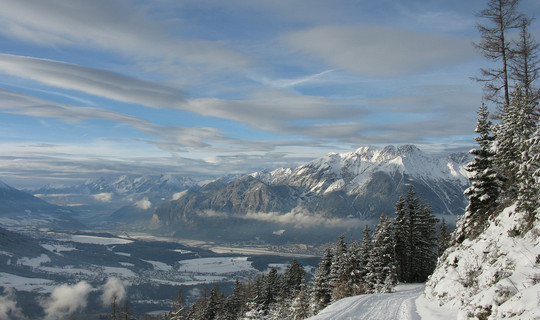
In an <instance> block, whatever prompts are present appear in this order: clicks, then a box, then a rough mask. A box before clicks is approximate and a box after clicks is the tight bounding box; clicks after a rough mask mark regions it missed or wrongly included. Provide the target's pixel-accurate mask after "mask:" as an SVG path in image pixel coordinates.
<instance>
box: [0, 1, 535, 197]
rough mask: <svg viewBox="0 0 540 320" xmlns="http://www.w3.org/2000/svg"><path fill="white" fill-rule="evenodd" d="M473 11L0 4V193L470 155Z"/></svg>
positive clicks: (250, 4)
mask: <svg viewBox="0 0 540 320" xmlns="http://www.w3.org/2000/svg"><path fill="white" fill-rule="evenodd" d="M486 3H487V2H485V1H469V0H466V1H465V0H456V1H443V0H427V1H426V0H407V1H388V0H333V1H330V0H326V1H322V0H286V1H285V0H272V1H262V0H228V1H218V0H214V1H211V0H132V1H127V0H126V1H123V0H116V1H110V0H93V1H86V0H70V1H63V0H48V1H43V0H24V1H21V0H0V8H2V10H0V180H3V181H4V182H6V183H8V184H10V185H12V186H14V187H31V186H41V185H44V184H49V183H50V184H66V185H69V184H74V183H80V182H81V181H84V180H86V179H89V178H96V177H100V176H107V175H115V174H126V173H129V174H141V175H158V174H164V173H168V174H179V175H191V176H203V175H208V176H220V175H225V174H238V173H249V172H254V171H257V170H261V169H264V168H267V169H275V168H279V167H294V166H296V165H298V164H301V163H304V162H307V161H310V160H312V159H315V158H317V157H321V156H324V155H325V154H327V153H330V152H350V151H354V150H355V149H357V148H358V147H360V146H364V145H374V146H385V145H388V144H394V145H401V144H415V145H417V146H419V147H420V148H421V149H423V150H424V151H427V152H449V151H452V150H468V149H470V148H471V146H474V140H473V138H474V132H473V130H474V127H475V124H476V111H477V110H478V107H479V106H480V104H481V101H482V89H481V85H480V84H479V83H477V82H475V81H473V80H471V77H476V76H479V75H480V72H479V68H480V67H482V66H485V65H486V63H487V62H486V61H485V60H484V59H483V58H482V57H481V55H480V54H479V53H478V52H477V50H475V48H474V47H473V45H472V43H473V41H477V40H478V39H479V33H478V31H477V29H476V23H478V22H481V21H482V20H481V19H480V18H478V17H476V16H475V14H476V13H478V12H479V11H480V10H482V9H483V8H484V7H485V5H486ZM520 10H521V11H523V12H526V13H527V14H529V15H532V16H534V15H535V13H540V2H538V1H536V0H522V1H521V4H520ZM531 31H532V33H533V35H534V36H535V38H536V39H539V38H540V26H539V23H538V21H535V22H534V23H533V25H532V27H531Z"/></svg>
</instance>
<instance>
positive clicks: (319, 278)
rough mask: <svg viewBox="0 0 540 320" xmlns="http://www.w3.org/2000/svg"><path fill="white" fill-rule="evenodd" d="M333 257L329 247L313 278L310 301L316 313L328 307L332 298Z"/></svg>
mask: <svg viewBox="0 0 540 320" xmlns="http://www.w3.org/2000/svg"><path fill="white" fill-rule="evenodd" d="M332 259H333V254H332V250H330V248H327V249H326V251H325V253H324V256H323V257H322V258H321V260H320V261H319V267H318V268H317V270H316V271H315V275H314V276H313V279H312V285H311V291H310V292H311V293H310V301H311V310H312V311H313V313H314V314H316V313H318V312H319V311H320V310H322V309H323V308H324V307H326V306H327V305H328V304H329V303H330V301H331V300H332V291H333V287H332V284H331V282H330V269H331V267H332Z"/></svg>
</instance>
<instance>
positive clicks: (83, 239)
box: [69, 235, 133, 246]
mask: <svg viewBox="0 0 540 320" xmlns="http://www.w3.org/2000/svg"><path fill="white" fill-rule="evenodd" d="M69 241H73V242H79V243H89V244H102V245H105V246H107V245H113V244H127V243H132V242H133V241H132V240H128V239H121V238H107V237H97V236H85V235H73V236H71V239H69Z"/></svg>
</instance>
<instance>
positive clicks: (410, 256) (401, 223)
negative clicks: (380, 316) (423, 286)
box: [394, 186, 437, 282]
mask: <svg viewBox="0 0 540 320" xmlns="http://www.w3.org/2000/svg"><path fill="white" fill-rule="evenodd" d="M436 223H437V220H436V219H435V216H434V215H433V211H432V210H431V208H430V207H429V206H428V205H427V204H425V203H424V201H423V200H422V198H421V197H418V196H416V192H414V190H413V188H412V186H411V187H410V188H409V190H408V191H407V195H406V196H405V197H400V198H399V200H398V202H397V203H396V220H395V222H394V225H395V246H394V254H395V257H396V269H397V279H398V280H399V281H402V282H422V281H425V280H426V279H427V277H428V276H429V274H431V272H432V271H433V269H434V268H435V264H436V260H437V243H436V242H437V240H436V237H435V234H436V230H435V224H436Z"/></svg>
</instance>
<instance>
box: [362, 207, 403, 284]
mask: <svg viewBox="0 0 540 320" xmlns="http://www.w3.org/2000/svg"><path fill="white" fill-rule="evenodd" d="M393 229H394V227H393V223H392V221H391V220H390V218H388V217H387V216H385V215H381V219H380V222H379V224H378V225H377V226H375V230H376V231H375V234H374V235H373V250H372V251H371V253H370V255H369V258H368V262H367V266H366V269H367V273H366V277H365V279H364V282H365V284H366V288H367V291H368V292H370V293H382V292H391V291H392V289H393V287H394V286H395V285H396V283H397V277H396V265H395V258H394V230H393Z"/></svg>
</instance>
